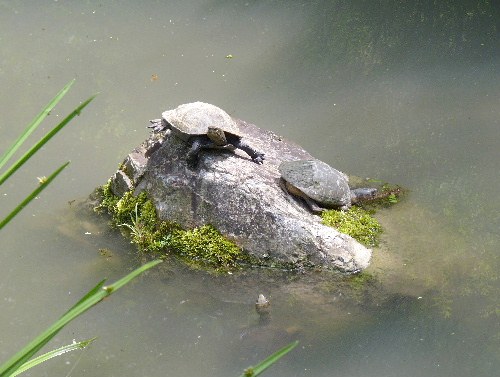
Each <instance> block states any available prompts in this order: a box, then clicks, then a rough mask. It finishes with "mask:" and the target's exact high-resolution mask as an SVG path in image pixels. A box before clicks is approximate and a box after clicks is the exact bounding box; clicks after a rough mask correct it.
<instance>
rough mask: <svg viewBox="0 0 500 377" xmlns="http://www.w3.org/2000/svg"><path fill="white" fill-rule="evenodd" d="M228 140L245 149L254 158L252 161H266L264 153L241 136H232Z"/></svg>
mask: <svg viewBox="0 0 500 377" xmlns="http://www.w3.org/2000/svg"><path fill="white" fill-rule="evenodd" d="M228 142H229V143H231V144H233V145H234V146H235V147H236V148H238V149H241V150H242V151H245V152H246V154H248V155H249V156H250V157H251V158H252V161H253V162H255V163H256V164H262V163H263V162H264V153H261V152H258V151H256V150H255V149H253V148H252V147H251V146H250V145H248V144H247V143H245V142H244V141H243V140H242V139H241V138H239V137H231V138H228Z"/></svg>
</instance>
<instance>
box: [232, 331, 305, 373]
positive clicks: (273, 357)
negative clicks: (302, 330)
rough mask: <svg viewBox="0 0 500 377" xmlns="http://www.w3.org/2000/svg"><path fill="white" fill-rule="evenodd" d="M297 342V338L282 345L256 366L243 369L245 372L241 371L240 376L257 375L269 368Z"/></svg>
mask: <svg viewBox="0 0 500 377" xmlns="http://www.w3.org/2000/svg"><path fill="white" fill-rule="evenodd" d="M297 344H299V341H298V340H296V341H295V342H293V343H290V344H289V345H287V346H285V347H283V348H282V349H280V350H278V351H277V352H275V353H273V354H272V355H271V356H269V357H268V358H266V359H265V360H263V361H261V362H260V363H259V364H257V365H256V366H254V367H250V368H247V369H246V370H245V372H243V374H242V375H241V376H240V377H256V376H258V375H259V374H261V373H262V372H264V371H265V370H266V369H267V368H269V367H270V366H271V365H273V364H274V363H275V362H276V361H278V360H279V359H281V358H282V357H283V356H285V355H286V354H287V353H288V352H290V351H291V350H293V349H294V348H295V347H297Z"/></svg>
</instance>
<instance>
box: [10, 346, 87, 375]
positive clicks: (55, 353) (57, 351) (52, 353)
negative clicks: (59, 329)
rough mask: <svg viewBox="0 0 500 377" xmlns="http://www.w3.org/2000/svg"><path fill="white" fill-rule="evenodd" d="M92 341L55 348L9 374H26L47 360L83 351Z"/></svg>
mask: <svg viewBox="0 0 500 377" xmlns="http://www.w3.org/2000/svg"><path fill="white" fill-rule="evenodd" d="M94 340H96V338H92V339H87V340H82V341H81V342H75V343H72V344H68V345H66V346H63V347H60V348H57V349H55V350H52V351H49V352H47V353H44V354H43V355H40V356H38V357H35V358H34V359H31V360H30V361H28V362H26V363H24V364H23V365H21V367H19V369H17V370H16V371H15V372H14V373H12V374H11V377H15V376H17V375H18V374H21V373H23V372H26V371H27V370H28V369H31V368H33V367H34V366H37V365H38V364H41V363H43V362H45V361H47V360H50V359H52V358H53V357H56V356H60V355H62V354H65V353H66V352H71V351H75V350H80V349H84V348H85V347H87V346H88V345H89V344H90V343H92V342H93V341H94Z"/></svg>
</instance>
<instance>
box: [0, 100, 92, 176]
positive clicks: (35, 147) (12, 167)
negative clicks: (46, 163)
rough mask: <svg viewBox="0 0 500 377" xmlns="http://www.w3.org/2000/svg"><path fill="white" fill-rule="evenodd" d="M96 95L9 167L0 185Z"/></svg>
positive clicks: (78, 113)
mask: <svg viewBox="0 0 500 377" xmlns="http://www.w3.org/2000/svg"><path fill="white" fill-rule="evenodd" d="M96 95H97V94H95V95H93V96H92V97H90V98H88V99H87V100H86V101H85V102H83V103H82V104H81V105H80V106H78V107H77V108H76V109H75V110H73V111H72V112H71V113H70V114H69V115H68V116H67V117H66V118H64V119H63V120H62V121H61V123H59V124H58V125H57V126H56V127H54V128H53V129H52V130H51V131H50V132H48V133H47V134H46V135H45V136H44V137H42V138H41V139H40V140H39V141H38V143H36V144H35V145H33V146H32V147H31V148H30V149H29V150H28V151H27V152H26V153H25V154H24V155H23V156H22V157H21V158H19V160H17V161H16V162H15V163H14V164H13V165H12V166H10V167H9V168H8V169H7V170H6V171H5V172H4V173H3V174H2V175H0V185H1V184H2V183H4V182H5V181H6V180H7V178H9V177H10V176H11V175H12V174H14V173H15V172H16V171H17V170H18V169H19V168H20V167H21V166H22V165H23V164H24V163H25V162H26V161H28V160H29V159H30V158H31V157H32V156H33V155H34V154H35V153H36V152H37V151H38V150H39V149H40V148H41V147H43V146H44V145H45V143H47V142H48V141H49V140H50V139H52V138H53V137H54V135H55V134H57V133H58V132H59V131H60V130H61V129H62V128H63V127H64V126H65V125H67V124H68V123H69V122H70V121H71V120H72V119H73V118H74V117H75V116H77V115H80V112H81V111H82V110H83V109H84V108H85V107H86V106H87V105H88V104H89V103H90V102H91V101H92V100H93V99H94V98H95V97H96Z"/></svg>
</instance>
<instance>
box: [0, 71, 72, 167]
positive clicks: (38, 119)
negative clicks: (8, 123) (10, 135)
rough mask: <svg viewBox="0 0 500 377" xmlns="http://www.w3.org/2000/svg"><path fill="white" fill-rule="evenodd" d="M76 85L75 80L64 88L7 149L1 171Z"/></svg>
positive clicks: (2, 158)
mask: <svg viewBox="0 0 500 377" xmlns="http://www.w3.org/2000/svg"><path fill="white" fill-rule="evenodd" d="M74 83H75V79H73V80H71V81H70V82H69V83H67V84H66V86H65V87H64V88H62V89H61V90H60V91H59V93H57V94H56V96H55V97H54V98H52V100H51V101H50V102H49V103H48V104H47V106H45V108H44V109H43V110H42V111H41V112H40V114H38V115H37V116H36V117H35V119H33V121H32V122H31V123H30V124H29V125H28V127H26V129H25V130H24V131H23V133H22V134H21V135H20V136H19V138H18V139H17V140H16V141H15V142H14V144H12V146H11V147H10V148H9V149H7V151H6V152H5V153H4V155H3V156H2V157H1V158H0V169H1V168H2V167H3V166H4V165H5V164H6V163H7V161H8V160H9V159H10V158H11V157H12V155H13V154H14V153H16V151H17V150H18V149H19V147H20V146H21V145H22V144H23V143H24V142H25V140H26V139H27V138H28V137H29V136H30V135H31V134H32V133H33V131H35V130H36V128H37V127H38V126H39V125H40V123H42V121H43V120H44V119H45V118H46V117H47V115H49V113H50V112H51V111H52V109H53V108H54V107H55V106H56V105H57V104H58V103H59V101H60V100H61V99H62V98H63V97H64V95H65V94H66V93H67V92H68V90H69V88H71V86H72V85H73V84H74Z"/></svg>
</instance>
